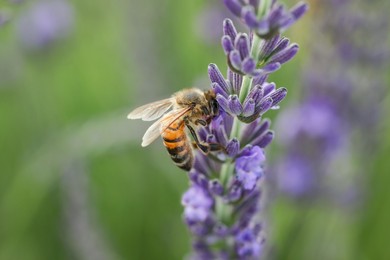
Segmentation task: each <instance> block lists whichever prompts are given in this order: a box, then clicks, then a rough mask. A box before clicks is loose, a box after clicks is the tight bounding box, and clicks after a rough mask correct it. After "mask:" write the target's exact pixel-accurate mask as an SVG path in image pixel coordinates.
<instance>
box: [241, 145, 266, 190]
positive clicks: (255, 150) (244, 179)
mask: <svg viewBox="0 0 390 260" xmlns="http://www.w3.org/2000/svg"><path fill="white" fill-rule="evenodd" d="M264 161H265V156H264V151H263V150H262V149H261V148H260V147H259V146H247V147H245V148H244V149H243V150H242V152H241V154H240V155H239V157H238V158H237V159H236V165H235V167H236V173H237V180H238V181H239V182H240V183H241V185H242V187H243V188H244V189H245V190H252V189H253V188H254V187H255V186H256V183H257V181H258V180H259V179H260V178H261V177H262V175H263V168H262V167H261V165H262V164H263V162H264Z"/></svg>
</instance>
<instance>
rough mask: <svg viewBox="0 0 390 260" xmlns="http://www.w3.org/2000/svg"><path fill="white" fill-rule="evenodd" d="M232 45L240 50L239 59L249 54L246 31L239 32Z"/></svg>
mask: <svg viewBox="0 0 390 260" xmlns="http://www.w3.org/2000/svg"><path fill="white" fill-rule="evenodd" d="M234 45H235V46H236V49H237V50H238V51H239V52H240V56H241V59H245V58H246V57H248V56H249V38H248V35H247V34H246V33H239V34H238V35H237V37H236V40H235V43H234Z"/></svg>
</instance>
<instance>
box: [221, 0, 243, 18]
mask: <svg viewBox="0 0 390 260" xmlns="http://www.w3.org/2000/svg"><path fill="white" fill-rule="evenodd" d="M223 2H224V3H225V5H226V7H227V8H228V9H229V10H230V12H232V13H233V14H234V15H236V16H240V15H241V9H242V5H241V4H240V3H239V2H238V1H237V0H223Z"/></svg>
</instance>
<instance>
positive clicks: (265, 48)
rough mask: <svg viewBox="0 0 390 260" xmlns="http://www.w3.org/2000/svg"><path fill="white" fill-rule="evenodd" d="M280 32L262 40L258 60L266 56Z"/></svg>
mask: <svg viewBox="0 0 390 260" xmlns="http://www.w3.org/2000/svg"><path fill="white" fill-rule="evenodd" d="M279 39H280V34H276V35H275V36H274V37H272V38H271V39H269V40H264V41H263V43H262V46H261V49H260V60H262V59H265V58H267V57H268V56H269V55H270V54H271V53H272V51H273V50H274V49H275V46H276V44H277V43H278V42H279Z"/></svg>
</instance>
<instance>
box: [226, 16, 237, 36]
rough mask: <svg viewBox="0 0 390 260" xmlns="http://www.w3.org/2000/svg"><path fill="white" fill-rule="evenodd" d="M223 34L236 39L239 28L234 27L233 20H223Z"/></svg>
mask: <svg viewBox="0 0 390 260" xmlns="http://www.w3.org/2000/svg"><path fill="white" fill-rule="evenodd" d="M223 34H224V35H227V36H229V37H230V39H232V41H234V40H235V39H236V36H237V30H236V27H234V24H233V22H232V20H230V19H225V20H224V21H223Z"/></svg>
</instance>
